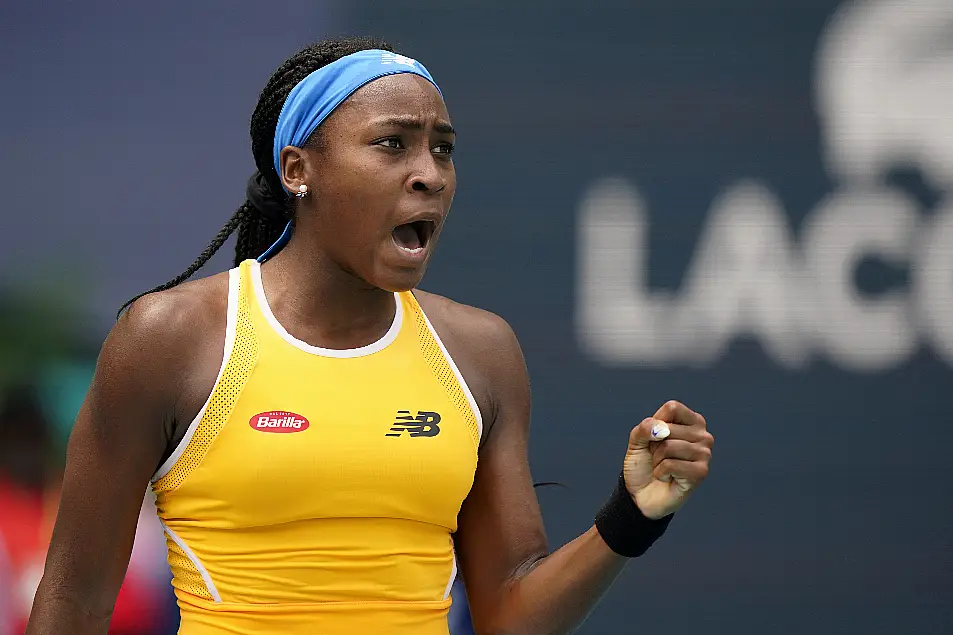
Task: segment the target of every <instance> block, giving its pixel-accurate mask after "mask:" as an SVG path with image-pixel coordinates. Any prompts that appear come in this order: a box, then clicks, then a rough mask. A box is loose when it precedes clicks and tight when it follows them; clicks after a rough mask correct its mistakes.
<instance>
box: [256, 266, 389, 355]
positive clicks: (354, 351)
mask: <svg viewBox="0 0 953 635" xmlns="http://www.w3.org/2000/svg"><path fill="white" fill-rule="evenodd" d="M251 277H252V287H253V288H254V290H255V298H256V299H257V300H258V307H259V309H260V310H261V313H262V315H264V316H265V320H266V321H267V322H268V325H269V326H270V327H271V329H272V330H273V331H274V332H275V333H277V334H278V336H279V337H281V339H283V340H284V341H286V342H288V343H289V344H291V345H292V346H294V347H295V348H298V349H300V350H302V351H304V352H305V353H311V354H312V355H320V356H322V357H336V358H348V357H364V356H365V355H371V354H373V353H377V352H380V351H382V350H384V349H385V348H387V347H388V346H390V344H392V343H393V341H394V340H396V339H397V335H398V334H399V333H400V327H401V325H402V324H403V322H404V308H403V303H402V302H401V299H400V295H399V294H397V293H395V294H394V304H395V308H394V321H393V322H392V323H391V325H390V328H389V329H387V332H386V333H385V334H384V336H383V337H382V338H380V339H379V340H377V341H376V342H373V343H371V344H368V345H367V346H361V347H360V348H322V347H320V346H312V345H311V344H308V343H307V342H302V341H301V340H299V339H298V338H296V337H295V336H294V335H292V334H291V333H289V332H288V331H287V330H285V327H283V326H282V325H281V322H279V321H278V319H277V318H276V317H275V314H274V313H272V312H271V306H270V305H269V304H268V298H267V296H266V295H265V287H264V285H263V284H262V282H261V265H260V264H259V263H258V262H257V261H252V263H251Z"/></svg>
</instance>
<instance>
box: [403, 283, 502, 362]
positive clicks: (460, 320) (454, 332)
mask: <svg viewBox="0 0 953 635" xmlns="http://www.w3.org/2000/svg"><path fill="white" fill-rule="evenodd" d="M414 296H415V297H416V298H417V301H418V302H419V303H420V306H421V308H422V309H423V310H424V313H426V314H427V317H428V319H430V321H431V323H433V325H434V328H436V329H437V331H438V333H439V334H440V336H441V338H443V337H444V332H446V333H447V334H448V335H450V336H452V337H453V338H454V339H460V340H462V341H464V342H466V343H467V344H468V345H470V346H474V347H477V348H487V347H489V348H495V349H499V348H512V347H514V346H516V347H518V346H519V345H518V343H517V340H516V334H515V333H514V332H513V329H512V327H510V325H509V323H507V321H506V320H504V319H503V318H502V317H500V316H499V315H497V314H495V313H491V312H490V311H486V310H484V309H479V308H477V307H474V306H469V305H467V304H461V303H459V302H455V301H454V300H451V299H450V298H446V297H444V296H441V295H436V294H434V293H428V292H426V291H419V290H415V291H414ZM438 325H439V326H438Z"/></svg>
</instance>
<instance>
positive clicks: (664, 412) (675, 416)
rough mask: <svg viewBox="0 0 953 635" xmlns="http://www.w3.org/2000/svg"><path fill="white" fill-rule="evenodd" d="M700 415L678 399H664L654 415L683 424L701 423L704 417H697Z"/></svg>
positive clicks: (669, 421)
mask: <svg viewBox="0 0 953 635" xmlns="http://www.w3.org/2000/svg"><path fill="white" fill-rule="evenodd" d="M699 417H700V415H699V414H698V413H697V412H695V411H694V410H692V409H691V408H689V407H688V406H686V405H685V404H683V403H680V402H678V401H675V400H674V399H673V400H670V401H666V402H665V403H664V404H663V405H662V407H661V408H659V409H658V410H657V411H656V412H655V415H654V418H655V419H661V420H662V421H667V422H668V423H677V424H679V425H684V426H692V425H701V424H702V422H704V419H701V420H700V419H699Z"/></svg>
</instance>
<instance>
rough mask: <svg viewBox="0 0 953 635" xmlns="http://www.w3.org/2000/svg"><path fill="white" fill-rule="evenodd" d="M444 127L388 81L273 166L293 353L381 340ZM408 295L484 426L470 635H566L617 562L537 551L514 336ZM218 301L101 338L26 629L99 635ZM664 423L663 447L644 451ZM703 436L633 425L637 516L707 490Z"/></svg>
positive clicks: (175, 297)
mask: <svg viewBox="0 0 953 635" xmlns="http://www.w3.org/2000/svg"><path fill="white" fill-rule="evenodd" d="M395 118H396V119H398V120H400V121H399V122H398V123H395V122H394V121H392V120H394V119H395ZM400 122H402V123H400ZM449 123H450V118H449V115H448V114H447V110H446V106H445V105H444V103H443V100H442V99H441V97H440V95H439V93H438V92H437V91H436V90H435V89H434V87H433V86H432V85H431V84H430V83H429V82H427V81H426V80H424V79H422V78H420V77H417V76H414V75H409V74H402V75H395V76H389V77H384V78H381V79H379V80H376V81H374V82H372V83H371V84H368V85H367V86H365V87H363V88H362V89H360V90H359V91H357V92H356V93H355V94H354V95H352V96H351V98H349V99H348V100H347V101H346V102H345V103H344V104H342V105H341V106H340V107H339V108H338V110H336V111H335V112H334V113H333V114H332V115H331V116H330V117H329V118H328V119H327V120H326V121H325V122H324V124H322V131H321V134H320V135H319V136H320V143H317V144H314V145H312V146H309V147H306V148H291V147H289V148H285V149H284V150H283V151H282V155H281V161H282V177H283V179H284V183H285V185H286V187H287V188H288V189H289V190H290V191H298V188H299V186H300V185H302V184H305V185H307V186H308V191H309V196H307V197H305V198H304V199H301V200H299V201H297V205H298V207H297V209H296V215H297V226H296V231H295V234H294V237H293V238H292V240H291V242H290V243H289V244H288V246H287V247H285V249H284V250H282V251H281V252H280V253H279V254H278V255H276V256H275V257H274V258H273V259H272V260H270V261H269V262H268V263H266V264H265V265H263V266H262V277H263V284H264V286H265V289H266V293H267V295H268V300H269V303H270V305H271V307H272V310H273V312H274V313H275V316H276V317H277V319H278V320H279V321H280V322H281V323H282V324H283V325H284V326H285V328H286V329H287V330H288V331H289V332H290V333H291V334H292V335H294V336H295V337H296V338H298V339H301V340H303V341H306V342H309V343H311V344H314V345H317V346H322V347H325V348H339V349H340V348H355V347H359V346H363V345H366V344H368V343H370V342H373V341H376V340H377V339H379V338H380V337H381V336H382V335H383V334H384V333H385V332H386V331H387V329H388V327H389V326H390V324H391V321H392V319H393V315H394V310H395V307H394V303H393V296H392V292H393V291H405V290H410V289H415V287H416V286H417V285H418V284H419V282H420V280H421V278H422V277H423V274H424V271H425V270H426V265H427V262H428V261H429V258H430V255H431V254H432V253H433V249H434V247H435V246H436V243H437V240H438V239H439V234H440V230H441V229H442V226H443V222H444V220H445V218H446V215H447V212H448V211H449V209H450V204H451V202H452V200H453V195H454V191H455V189H456V176H455V173H454V167H453V161H452V158H451V156H450V154H449V153H448V152H447V150H448V149H449V147H450V144H452V143H453V141H454V135H453V134H452V133H451V132H449V131H448V130H447V127H448V126H449ZM419 218H428V219H431V220H434V221H435V223H436V225H437V230H436V233H435V235H434V236H433V237H432V238H431V239H430V241H429V243H428V245H427V253H426V257H425V258H421V259H419V260H413V259H410V258H408V257H407V256H406V255H404V254H402V253H401V252H400V250H399V248H398V247H396V245H395V244H394V242H393V239H392V234H391V232H392V230H393V228H394V227H395V226H396V225H398V224H402V223H405V222H409V221H410V220H416V219H419ZM415 294H416V295H417V297H418V300H419V302H420V304H421V305H422V307H423V308H424V310H425V311H426V313H427V315H428V317H429V318H430V320H431V322H432V323H433V324H434V327H435V328H436V330H437V331H438V333H439V335H440V337H441V339H442V340H443V341H444V343H445V345H446V347H447V349H448V350H449V352H450V354H451V355H452V357H453V358H454V360H455V361H456V363H457V365H458V366H459V368H460V371H461V373H462V374H463V376H464V378H465V379H466V381H467V383H468V385H469V386H470V388H471V390H472V392H473V394H474V398H475V399H476V401H477V404H478V406H479V408H480V410H481V412H482V414H483V417H484V424H485V431H484V440H483V443H482V445H481V448H480V461H479V467H478V469H477V473H476V478H475V482H474V485H473V488H472V490H471V492H470V494H469V496H468V497H467V499H466V501H465V502H464V504H463V507H462V510H461V512H460V517H459V530H458V533H457V535H456V536H455V545H456V548H457V554H458V557H459V559H460V564H461V571H462V575H463V577H464V579H465V580H466V585H467V592H468V596H469V601H470V609H471V614H472V617H473V622H474V626H475V628H476V632H477V633H480V634H481V635H484V634H502V633H520V634H528V635H534V634H552V633H568V632H571V631H572V630H573V629H574V628H575V627H576V626H578V624H579V623H581V622H582V620H583V619H584V618H585V616H586V615H587V614H588V613H589V612H590V611H591V610H592V609H593V608H594V606H595V604H596V603H597V602H598V599H599V598H600V597H601V596H602V594H603V593H604V592H605V591H606V590H607V589H608V587H609V585H610V584H611V583H612V581H613V580H614V579H615V578H616V577H617V576H618V574H619V573H620V572H621V571H622V569H623V567H624V566H625V564H626V562H627V559H626V558H623V557H621V556H618V555H616V554H615V553H614V552H612V551H611V550H610V549H609V547H608V546H607V545H606V543H605V542H604V541H603V540H602V538H601V537H600V535H599V533H598V531H597V530H596V529H595V527H592V528H590V529H589V530H588V531H587V532H585V533H584V534H583V535H581V536H579V537H578V538H576V539H575V540H573V541H572V542H570V543H568V544H567V545H565V546H563V547H562V548H560V549H559V550H557V551H555V552H553V553H550V551H549V546H548V544H547V541H546V537H545V534H544V530H543V522H542V517H541V515H540V510H539V506H538V503H537V499H536V495H535V492H534V490H533V487H532V478H531V475H530V469H529V461H528V454H527V445H528V438H529V420H530V390H529V379H528V376H527V371H526V365H525V362H524V359H523V355H522V352H521V350H520V347H519V343H518V342H517V339H516V336H515V335H514V333H513V331H512V329H511V328H510V327H509V325H508V324H507V323H506V322H505V321H504V320H503V319H501V318H499V317H498V316H496V315H493V314H491V313H488V312H486V311H482V310H480V309H476V308H473V307H469V306H465V305H462V304H458V303H456V302H453V301H451V300H448V299H446V298H443V297H440V296H437V295H433V294H429V293H425V292H423V291H415ZM226 296H227V274H219V275H215V276H211V277H208V278H205V279H202V280H197V281H193V282H188V283H185V284H182V285H180V286H178V287H176V288H173V289H171V290H168V291H164V292H161V293H155V294H151V295H149V296H145V297H143V298H142V299H140V300H138V301H137V302H136V303H135V304H134V305H133V306H132V307H131V308H130V310H129V311H128V312H126V313H125V314H124V315H123V316H122V317H121V318H120V319H119V321H118V322H117V324H116V325H115V327H114V329H113V330H112V332H111V333H110V335H109V337H108V338H107V340H106V342H105V344H104V346H103V349H102V352H101V355H100V358H99V361H98V365H97V369H96V374H95V377H94V379H93V383H92V385H91V388H90V390H89V394H88V395H87V397H86V400H85V403H84V404H83V406H82V409H81V411H80V413H79V416H78V418H77V421H76V425H75V428H74V430H73V434H72V437H71V439H70V444H69V449H68V452H67V466H66V472H65V477H64V483H63V493H62V501H61V504H60V509H59V514H58V517H57V521H56V525H55V528H54V532H53V538H52V541H51V544H50V549H49V554H48V557H47V563H46V570H45V574H44V576H43V580H42V582H41V584H40V587H39V590H38V592H37V596H36V600H35V602H34V609H33V614H32V616H31V619H30V623H29V627H28V629H27V633H28V634H30V635H53V634H54V633H56V634H58V633H64V632H69V633H75V634H77V635H87V634H89V635H93V634H95V635H102V634H104V633H106V631H107V628H108V622H109V616H110V614H111V612H112V607H113V604H114V602H115V599H116V595H117V593H118V591H119V587H120V585H121V583H122V579H123V576H124V574H125V570H126V566H127V564H128V560H129V554H130V551H131V548H132V543H133V538H134V535H135V529H136V521H137V518H138V514H139V508H140V504H141V502H142V494H143V492H144V491H145V490H146V488H147V485H148V481H149V478H150V477H151V475H152V474H153V473H154V471H155V470H156V468H157V466H158V465H160V464H161V463H162V461H163V460H164V458H165V457H167V456H168V455H169V454H171V452H172V450H173V448H174V447H175V445H176V443H177V442H178V440H179V439H181V438H182V436H183V434H184V431H185V428H186V427H187V426H188V423H189V422H190V421H191V420H192V419H193V418H194V417H195V415H196V413H197V412H198V411H199V410H200V409H201V407H202V405H203V403H204V401H205V399H206V398H207V396H208V394H209V393H210V392H211V390H212V387H213V385H214V382H215V379H216V376H217V373H218V369H219V367H220V365H221V362H222V358H221V356H222V342H223V340H224V337H225V311H226ZM660 421H661V422H667V423H668V424H669V425H668V426H667V427H668V429H669V431H670V433H669V436H668V438H667V439H666V440H664V441H661V442H659V441H653V440H652V439H651V437H650V436H649V435H650V430H651V428H652V426H653V425H656V424H658V423H659V422H660ZM712 441H713V440H712V437H711V435H710V434H709V433H708V432H707V430H706V424H705V420H704V418H703V417H701V416H700V415H698V414H697V413H694V412H693V411H691V410H690V409H688V408H687V407H685V406H684V405H682V404H679V403H677V402H668V403H666V404H665V405H664V406H663V407H662V408H660V409H659V411H658V412H656V413H655V415H654V417H652V418H648V419H645V420H644V421H643V422H642V423H640V424H638V425H637V426H635V428H633V430H632V433H631V434H630V438H629V446H628V448H627V452H626V458H625V462H624V466H625V474H626V483H627V487H628V489H629V491H630V493H631V494H632V495H633V497H634V500H635V501H636V502H637V504H639V506H640V508H641V509H642V511H643V513H644V514H645V515H646V516H649V517H651V518H660V517H662V516H665V515H667V514H669V513H671V512H672V511H674V510H675V509H677V508H678V506H680V505H681V504H682V503H683V502H684V500H685V497H686V496H687V493H688V492H690V491H691V489H692V488H693V487H694V486H695V485H697V483H699V482H701V480H703V479H704V478H705V476H706V475H707V472H708V462H709V461H710V457H711V445H712ZM91 483H94V484H95V486H90V484H91ZM89 519H96V522H89Z"/></svg>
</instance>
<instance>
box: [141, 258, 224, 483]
mask: <svg viewBox="0 0 953 635" xmlns="http://www.w3.org/2000/svg"><path fill="white" fill-rule="evenodd" d="M238 283H239V271H238V268H237V267H236V268H234V269H231V270H230V271H229V272H228V309H226V312H225V348H224V351H223V353H222V365H221V367H219V369H218V376H217V377H215V383H214V384H212V390H211V391H209V395H208V398H207V399H206V400H205V403H204V404H203V405H202V409H201V410H199V413H198V414H197V415H195V418H194V419H192V423H190V424H189V427H188V429H187V430H186V431H185V436H184V437H182V440H181V441H179V443H178V445H176V446H175V450H173V452H172V455H171V456H169V458H167V459H166V460H165V461H164V462H163V463H162V465H161V466H159V469H158V470H156V473H155V474H153V475H152V482H153V483H155V482H156V481H158V480H159V479H160V478H162V477H163V476H165V475H166V474H168V473H169V471H170V470H171V469H172V466H173V465H175V463H176V461H178V460H179V458H181V456H182V453H183V452H185V448H187V447H188V445H189V441H190V440H191V439H192V437H193V436H194V435H195V431H196V430H198V427H199V423H201V422H202V417H204V416H205V411H206V410H207V409H208V404H209V402H211V401H212V395H213V394H214V393H215V387H216V386H218V382H219V381H221V379H222V373H224V372H225V366H227V365H228V360H229V358H230V357H231V356H232V349H233V348H234V347H235V329H236V322H237V321H238Z"/></svg>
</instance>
